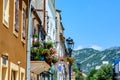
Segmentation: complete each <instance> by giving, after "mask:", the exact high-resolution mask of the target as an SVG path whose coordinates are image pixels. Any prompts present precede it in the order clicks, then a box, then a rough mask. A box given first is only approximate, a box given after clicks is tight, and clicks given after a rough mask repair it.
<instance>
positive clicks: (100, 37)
mask: <svg viewBox="0 0 120 80" xmlns="http://www.w3.org/2000/svg"><path fill="white" fill-rule="evenodd" d="M56 8H57V9H59V10H61V16H62V23H63V26H64V28H65V30H64V36H65V38H68V37H71V38H72V39H73V40H74V43H75V44H74V49H82V48H94V49H97V50H104V49H107V48H110V47H115V46H120V0H56Z"/></svg>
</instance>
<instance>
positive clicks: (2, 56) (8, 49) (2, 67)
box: [0, 0, 28, 80]
mask: <svg viewBox="0 0 120 80" xmlns="http://www.w3.org/2000/svg"><path fill="white" fill-rule="evenodd" d="M0 3H1V5H0V80H25V76H26V45H27V42H26V40H27V34H26V33H27V26H28V24H27V23H28V7H27V6H28V0H0Z"/></svg>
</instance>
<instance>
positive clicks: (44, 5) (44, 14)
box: [43, 0, 46, 32]
mask: <svg viewBox="0 0 120 80" xmlns="http://www.w3.org/2000/svg"><path fill="white" fill-rule="evenodd" d="M43 7H44V9H43V16H44V23H43V26H44V30H45V32H46V25H45V23H46V22H45V21H46V19H45V17H46V0H44V4H43Z"/></svg>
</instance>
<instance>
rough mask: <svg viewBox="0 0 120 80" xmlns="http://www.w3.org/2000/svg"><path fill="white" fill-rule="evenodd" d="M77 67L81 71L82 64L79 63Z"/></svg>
mask: <svg viewBox="0 0 120 80" xmlns="http://www.w3.org/2000/svg"><path fill="white" fill-rule="evenodd" d="M77 67H78V70H79V71H81V69H80V67H81V64H80V63H77Z"/></svg>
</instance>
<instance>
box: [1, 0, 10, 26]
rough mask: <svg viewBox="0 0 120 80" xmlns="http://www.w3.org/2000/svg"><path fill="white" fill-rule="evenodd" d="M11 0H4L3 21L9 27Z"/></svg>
mask: <svg viewBox="0 0 120 80" xmlns="http://www.w3.org/2000/svg"><path fill="white" fill-rule="evenodd" d="M9 1H10V0H3V23H4V24H5V26H7V27H8V24H9Z"/></svg>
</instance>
